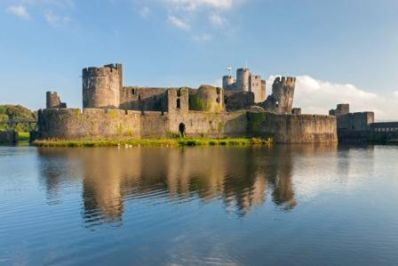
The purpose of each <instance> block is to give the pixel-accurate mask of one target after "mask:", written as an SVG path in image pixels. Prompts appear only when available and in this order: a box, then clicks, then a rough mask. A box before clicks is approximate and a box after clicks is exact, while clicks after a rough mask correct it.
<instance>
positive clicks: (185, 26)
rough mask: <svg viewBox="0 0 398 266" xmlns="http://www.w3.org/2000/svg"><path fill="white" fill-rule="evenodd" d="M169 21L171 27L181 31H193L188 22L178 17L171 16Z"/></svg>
mask: <svg viewBox="0 0 398 266" xmlns="http://www.w3.org/2000/svg"><path fill="white" fill-rule="evenodd" d="M168 21H169V23H170V24H171V25H173V26H174V27H176V28H179V29H181V30H185V31H189V30H190V29H191V25H190V24H189V23H188V22H187V21H185V20H183V19H181V18H178V17H176V16H169V17H168Z"/></svg>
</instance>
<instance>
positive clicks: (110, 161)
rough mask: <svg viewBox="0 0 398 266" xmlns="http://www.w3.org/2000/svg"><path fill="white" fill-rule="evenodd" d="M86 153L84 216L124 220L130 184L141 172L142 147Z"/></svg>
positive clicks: (84, 167) (84, 154)
mask: <svg viewBox="0 0 398 266" xmlns="http://www.w3.org/2000/svg"><path fill="white" fill-rule="evenodd" d="M86 151H87V152H82V153H81V155H80V157H81V158H82V160H83V162H84V163H83V171H84V179H83V201H84V217H85V219H86V220H87V222H91V221H92V220H95V219H96V218H101V219H105V220H106V221H109V222H114V221H120V220H121V219H122V215H123V196H124V191H125V190H124V189H123V188H125V187H126V185H127V184H134V185H135V181H136V180H137V178H138V177H139V175H140V170H141V168H140V163H139V160H140V155H141V154H140V149H134V150H120V151H119V150H117V149H105V150H104V149H94V150H86Z"/></svg>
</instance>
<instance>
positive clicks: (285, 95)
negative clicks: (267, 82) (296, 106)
mask: <svg viewBox="0 0 398 266" xmlns="http://www.w3.org/2000/svg"><path fill="white" fill-rule="evenodd" d="M295 87H296V78H294V77H282V78H280V77H277V78H276V79H275V81H274V84H272V96H273V97H274V98H275V100H276V101H277V106H276V107H277V108H276V109H277V112H278V113H281V114H290V113H292V108H293V97H294V89H295Z"/></svg>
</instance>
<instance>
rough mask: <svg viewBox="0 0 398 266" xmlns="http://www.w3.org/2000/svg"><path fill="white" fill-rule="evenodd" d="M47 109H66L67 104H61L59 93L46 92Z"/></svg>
mask: <svg viewBox="0 0 398 266" xmlns="http://www.w3.org/2000/svg"><path fill="white" fill-rule="evenodd" d="M46 108H66V103H63V102H61V98H60V97H59V96H58V93H57V92H51V91H47V92H46Z"/></svg>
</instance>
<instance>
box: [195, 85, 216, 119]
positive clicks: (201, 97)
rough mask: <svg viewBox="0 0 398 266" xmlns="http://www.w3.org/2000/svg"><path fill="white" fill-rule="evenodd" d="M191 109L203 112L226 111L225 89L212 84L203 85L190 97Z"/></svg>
mask: <svg viewBox="0 0 398 266" xmlns="http://www.w3.org/2000/svg"><path fill="white" fill-rule="evenodd" d="M189 107H190V109H191V110H195V111H203V112H215V113H217V112H223V111H224V90H223V89H221V88H217V87H213V86H210V85H202V86H200V87H199V89H198V90H197V91H196V93H195V94H194V95H191V97H190V98H189Z"/></svg>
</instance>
